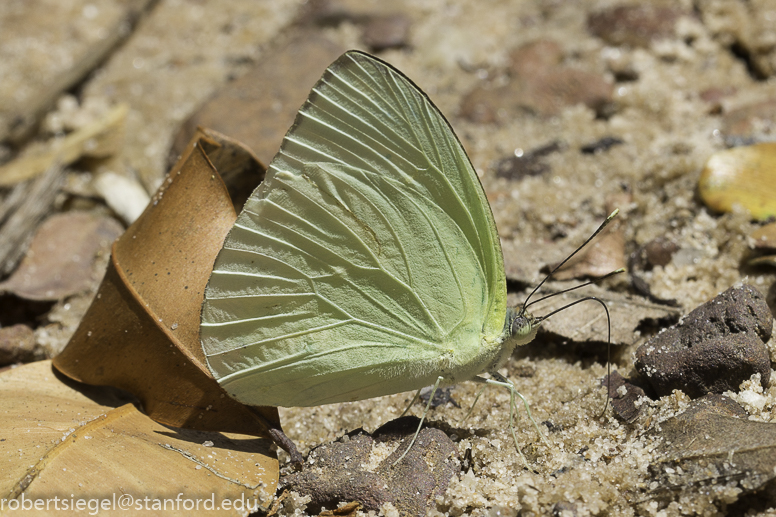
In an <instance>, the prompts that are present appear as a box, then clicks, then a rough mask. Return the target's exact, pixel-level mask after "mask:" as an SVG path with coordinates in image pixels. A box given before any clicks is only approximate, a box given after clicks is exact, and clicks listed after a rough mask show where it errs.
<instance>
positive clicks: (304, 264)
mask: <svg viewBox="0 0 776 517" xmlns="http://www.w3.org/2000/svg"><path fill="white" fill-rule="evenodd" d="M505 312H506V285H505V281H504V272H503V259H502V257H501V249H500V246H499V243H498V236H497V234H496V232H495V225H494V223H493V217H492V214H491V212H490V207H489V205H488V204H487V200H486V199H485V195H484V192H483V190H482V187H481V185H480V184H479V180H478V179H477V177H476V174H475V173H474V171H473V169H472V167H471V164H470V163H469V161H468V158H467V157H466V155H465V153H464V151H463V148H462V147H461V145H460V143H459V142H458V140H457V138H456V137H455V135H454V133H453V132H452V130H451V129H450V127H449V125H448V124H447V122H446V121H445V120H444V118H443V117H442V116H441V114H440V113H439V111H438V110H437V109H436V108H435V107H434V106H433V104H431V102H430V101H429V100H428V99H427V97H426V96H425V95H424V94H423V93H422V92H420V90H418V89H417V87H415V86H414V85H413V84H412V83H411V82H410V81H409V80H408V79H406V78H405V77H404V76H403V75H401V74H400V73H399V72H397V71H396V70H394V69H393V68H391V67H390V66H388V65H386V64H384V63H382V62H381V61H379V60H377V59H375V58H372V57H370V56H367V55H365V54H362V53H358V52H349V53H347V54H345V55H343V56H342V57H341V58H340V59H338V60H337V61H336V62H335V63H334V64H333V65H332V66H330V67H329V69H328V70H327V71H326V73H325V74H324V76H323V77H322V79H321V80H320V81H319V82H318V83H317V84H316V86H315V87H314V88H313V90H312V92H311V94H310V97H309V98H308V101H307V102H306V103H305V105H304V106H303V107H302V109H301V110H300V112H299V114H298V116H297V119H296V121H295V123H294V125H293V126H292V128H291V129H290V130H289V132H288V134H287V135H286V137H285V139H284V141H283V144H282V146H281V149H280V151H279V153H278V154H277V155H276V157H275V158H274V159H273V161H272V163H271V164H270V167H269V169H268V171H267V175H266V179H265V181H264V182H263V183H262V185H261V186H259V188H258V189H257V190H256V191H255V192H254V193H253V195H252V196H251V198H250V199H249V200H248V202H247V203H246V205H245V208H244V210H243V212H242V213H241V214H240V216H239V217H238V220H237V222H236V224H235V226H234V228H233V229H232V231H231V232H230V234H229V236H228V237H227V239H226V241H225V243H224V248H223V249H222V251H221V253H220V254H219V256H218V258H217V260H216V263H215V266H214V271H213V274H212V276H211V279H210V283H209V285H208V288H207V291H206V296H205V303H204V305H203V313H202V344H203V348H204V350H205V353H206V356H207V358H208V364H209V366H210V368H211V371H212V372H213V374H214V376H215V377H216V378H217V379H218V380H219V382H220V383H221V384H222V385H223V386H224V388H225V389H226V390H227V391H228V392H229V393H230V394H231V395H232V396H234V397H235V398H237V399H238V400H240V401H242V402H244V403H247V404H254V405H282V406H310V405H318V404H323V403H328V402H338V401H345V400H358V399H363V398H369V397H374V396H380V395H386V394H390V393H396V392H399V391H405V390H408V389H416V388H418V387H421V386H424V385H427V384H430V383H433V381H434V380H435V379H436V377H437V376H438V375H440V374H442V373H443V372H442V371H440V369H444V368H447V367H453V368H454V367H455V365H456V364H459V363H461V362H466V361H469V360H470V359H469V358H470V356H473V355H476V354H477V350H478V348H479V345H480V342H481V340H482V339H483V337H486V338H488V339H495V338H497V337H498V336H500V334H501V331H502V329H503V326H504V317H505Z"/></svg>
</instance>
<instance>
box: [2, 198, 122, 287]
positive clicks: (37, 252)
mask: <svg viewBox="0 0 776 517" xmlns="http://www.w3.org/2000/svg"><path fill="white" fill-rule="evenodd" d="M123 231H124V228H122V226H121V225H120V224H119V223H118V222H116V221H115V220H114V219H112V218H110V217H101V216H96V215H93V214H91V213H88V212H65V213H62V214H56V215H53V216H51V217H49V218H48V219H47V220H46V221H45V222H44V223H43V224H42V225H41V226H40V227H39V228H38V231H37V232H36V233H35V237H33V239H32V242H31V243H30V247H29V249H28V250H27V254H26V255H25V257H24V259H23V260H22V262H21V264H20V265H19V267H18V268H17V269H16V271H15V272H14V273H13V275H11V277H10V278H9V279H8V280H6V281H5V282H2V283H0V290H2V291H10V292H13V293H14V294H16V295H17V296H20V297H22V298H26V299H28V300H59V299H61V298H64V297H66V296H70V295H72V294H75V293H78V292H80V291H84V290H87V289H89V287H90V285H91V284H92V283H93V282H95V276H96V277H97V278H96V280H99V275H102V273H103V271H101V270H100V271H95V260H96V259H98V256H99V255H100V254H103V253H107V251H108V250H109V249H110V245H111V244H112V243H113V241H114V240H115V239H116V238H117V237H118V236H119V235H121V233H122V232H123ZM102 264H103V265H104V262H102Z"/></svg>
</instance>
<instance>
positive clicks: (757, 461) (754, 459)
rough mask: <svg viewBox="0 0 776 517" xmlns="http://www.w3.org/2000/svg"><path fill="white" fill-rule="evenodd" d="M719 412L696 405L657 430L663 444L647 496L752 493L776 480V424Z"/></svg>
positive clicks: (651, 468)
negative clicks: (731, 492) (734, 491)
mask: <svg viewBox="0 0 776 517" xmlns="http://www.w3.org/2000/svg"><path fill="white" fill-rule="evenodd" d="M701 401H702V399H701ZM733 404H734V403H733ZM705 405H709V404H708V403H706V404H705ZM721 411H724V409H720V408H714V407H703V406H700V405H695V406H693V407H691V409H689V410H687V411H686V412H685V413H683V414H681V415H679V416H676V417H673V418H670V419H668V420H666V421H665V422H663V423H661V424H660V427H659V429H662V432H661V433H660V434H661V436H663V437H664V442H663V445H661V447H660V450H659V451H658V452H659V456H658V457H659V460H658V461H656V462H654V463H653V464H651V465H650V467H649V470H650V472H651V473H652V478H653V479H654V480H655V481H656V483H655V485H654V486H655V487H656V488H655V489H654V490H651V492H653V493H655V494H661V493H662V494H664V495H667V496H669V497H671V498H675V497H676V494H677V492H679V493H686V494H695V493H696V492H697V491H698V490H704V491H714V490H718V489H731V490H736V491H739V490H740V491H743V492H750V491H753V490H758V489H759V488H761V487H762V486H763V485H764V484H765V483H766V482H768V481H771V480H773V479H774V477H776V424H773V423H765V422H753V421H749V420H746V418H736V417H734V416H728V415H727V414H720V412H721ZM744 415H745V413H744Z"/></svg>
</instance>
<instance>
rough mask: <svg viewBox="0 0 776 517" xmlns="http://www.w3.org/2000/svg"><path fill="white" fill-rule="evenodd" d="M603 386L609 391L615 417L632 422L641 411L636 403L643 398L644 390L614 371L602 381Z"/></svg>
mask: <svg viewBox="0 0 776 517" xmlns="http://www.w3.org/2000/svg"><path fill="white" fill-rule="evenodd" d="M603 384H604V386H607V387H608V389H609V398H610V399H611V404H612V409H614V412H615V413H616V414H617V416H619V417H620V418H622V419H623V420H625V421H626V422H632V421H634V420H635V419H636V417H638V416H639V412H640V411H641V408H640V407H639V406H637V405H636V401H637V400H639V399H640V398H641V397H643V396H645V393H644V390H643V389H642V388H641V387H640V386H637V385H635V384H633V383H632V382H631V381H630V380H629V379H626V378H624V377H623V376H622V375H620V373H619V372H618V371H616V370H615V371H613V372H612V373H611V375H609V376H608V378H607V377H605V378H604V379H603Z"/></svg>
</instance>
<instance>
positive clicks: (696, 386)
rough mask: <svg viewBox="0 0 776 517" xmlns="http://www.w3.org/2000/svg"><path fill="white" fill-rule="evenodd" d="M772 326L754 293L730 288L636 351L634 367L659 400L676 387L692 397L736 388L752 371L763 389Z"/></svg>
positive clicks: (749, 288)
mask: <svg viewBox="0 0 776 517" xmlns="http://www.w3.org/2000/svg"><path fill="white" fill-rule="evenodd" d="M772 326H773V316H772V314H771V312H770V309H769V308H768V305H767V304H766V303H765V299H764V297H763V295H762V294H760V292H759V291H758V290H757V289H755V288H754V287H752V286H749V285H743V286H741V287H732V288H730V289H728V290H727V291H725V292H724V293H722V294H720V295H719V296H717V297H716V298H714V299H713V300H711V301H709V302H706V303H705V304H703V305H701V306H700V307H698V308H696V309H695V310H693V311H692V312H691V313H690V314H688V315H687V316H686V317H684V318H683V319H682V320H681V321H680V322H679V323H678V324H677V325H675V326H673V327H670V328H668V329H665V330H663V331H661V332H660V333H659V334H658V335H656V336H655V337H653V338H652V339H650V340H649V342H647V343H646V344H644V345H642V346H641V347H639V349H638V350H637V351H636V369H637V370H638V371H639V373H641V374H642V375H644V376H645V377H646V378H647V379H648V380H649V383H650V384H651V386H652V388H653V389H654V390H655V392H656V393H657V394H658V395H659V396H663V395H669V394H670V393H671V392H672V391H673V390H675V389H678V390H682V391H683V392H684V393H686V394H687V395H689V396H690V397H692V398H697V397H700V396H703V395H705V394H707V393H722V392H724V391H727V390H737V389H738V386H739V385H740V384H741V382H743V381H745V380H747V379H749V378H750V377H751V376H752V374H755V373H759V374H760V380H761V382H762V385H763V387H766V386H768V381H769V380H770V373H771V362H770V357H769V354H768V350H767V348H766V347H765V343H766V342H767V341H768V339H769V338H770V336H771V328H772Z"/></svg>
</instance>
